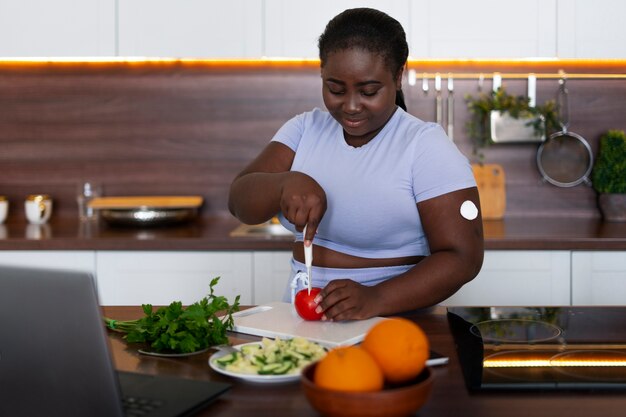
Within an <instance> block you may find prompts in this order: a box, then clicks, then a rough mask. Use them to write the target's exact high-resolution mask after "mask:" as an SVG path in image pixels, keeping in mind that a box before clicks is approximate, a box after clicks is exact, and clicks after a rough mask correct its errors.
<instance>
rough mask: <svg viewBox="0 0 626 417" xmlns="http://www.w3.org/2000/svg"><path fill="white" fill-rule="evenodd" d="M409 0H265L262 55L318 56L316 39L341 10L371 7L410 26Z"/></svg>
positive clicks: (407, 29) (406, 29)
mask: <svg viewBox="0 0 626 417" xmlns="http://www.w3.org/2000/svg"><path fill="white" fill-rule="evenodd" d="M410 4H411V1H410V0H369V1H367V0H366V1H358V0H318V1H302V0H296V1H294V0H265V12H264V22H265V23H264V26H265V46H264V55H266V56H269V57H292V58H317V57H318V56H319V53H318V49H317V40H318V38H319V36H320V35H321V34H322V32H323V31H324V28H325V27H326V24H327V23H328V21H329V20H330V19H332V18H333V17H334V16H336V15H337V14H339V13H341V12H342V11H344V10H346V9H350V8H355V7H372V8H376V9H379V10H382V11H384V12H385V13H388V14H389V15H390V16H393V17H394V18H395V19H397V20H398V21H399V22H400V23H401V24H402V26H403V27H404V29H405V31H407V32H408V31H409V28H410V21H409V19H410V16H409V10H410V8H411V6H410Z"/></svg>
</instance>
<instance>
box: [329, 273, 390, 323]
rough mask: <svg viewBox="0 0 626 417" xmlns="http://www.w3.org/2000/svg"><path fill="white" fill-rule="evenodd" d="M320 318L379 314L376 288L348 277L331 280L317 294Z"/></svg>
mask: <svg viewBox="0 0 626 417" xmlns="http://www.w3.org/2000/svg"><path fill="white" fill-rule="evenodd" d="M318 297H319V298H318V308H321V309H322V311H323V313H324V316H323V318H322V320H332V321H341V320H363V319H368V318H370V317H374V316H377V315H378V314H379V311H380V310H379V308H378V300H379V297H377V294H376V289H375V288H374V287H368V286H365V285H362V284H359V283H357V282H355V281H352V280H350V279H337V280H333V281H331V282H330V283H328V285H326V287H324V288H323V289H322V291H321V292H320V294H319V296H318Z"/></svg>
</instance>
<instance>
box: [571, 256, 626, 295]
mask: <svg viewBox="0 0 626 417" xmlns="http://www.w3.org/2000/svg"><path fill="white" fill-rule="evenodd" d="M625 303H626V252H623V251H617V252H607V251H596V252H585V251H580V252H578V251H575V252H572V304H574V305H624V304H625Z"/></svg>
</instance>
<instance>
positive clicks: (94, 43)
mask: <svg viewBox="0 0 626 417" xmlns="http://www.w3.org/2000/svg"><path fill="white" fill-rule="evenodd" d="M115 4H116V1H115V0H80V1H76V0H55V1H43V0H19V1H17V0H12V1H9V0H5V1H2V2H0V39H2V41H1V42H0V57H54V56H57V57H58V56H61V57H86V56H87V57H91V56H114V55H115V54H116V51H115V22H116V15H115Z"/></svg>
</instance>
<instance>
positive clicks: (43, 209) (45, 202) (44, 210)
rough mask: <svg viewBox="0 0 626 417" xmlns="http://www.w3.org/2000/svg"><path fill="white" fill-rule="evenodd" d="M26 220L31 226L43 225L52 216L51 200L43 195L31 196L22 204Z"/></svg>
mask: <svg viewBox="0 0 626 417" xmlns="http://www.w3.org/2000/svg"><path fill="white" fill-rule="evenodd" d="M24 209H25V211H26V219H27V220H28V222H29V223H31V224H44V223H46V222H47V221H48V220H49V219H50V215H51V214H52V199H51V198H50V197H49V196H47V195H45V194H33V195H29V196H28V197H27V198H26V201H25V203H24Z"/></svg>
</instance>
